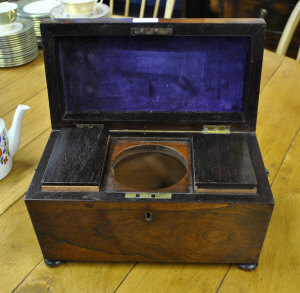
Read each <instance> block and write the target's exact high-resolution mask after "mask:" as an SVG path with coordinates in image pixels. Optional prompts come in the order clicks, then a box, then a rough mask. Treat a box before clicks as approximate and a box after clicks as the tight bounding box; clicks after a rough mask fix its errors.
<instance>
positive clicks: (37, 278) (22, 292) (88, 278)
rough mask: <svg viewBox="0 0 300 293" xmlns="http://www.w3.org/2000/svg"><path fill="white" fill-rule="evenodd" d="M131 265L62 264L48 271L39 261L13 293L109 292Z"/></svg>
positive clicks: (123, 276)
mask: <svg viewBox="0 0 300 293" xmlns="http://www.w3.org/2000/svg"><path fill="white" fill-rule="evenodd" d="M132 266H133V263H109V262H107V263H64V264H62V265H61V266H60V267H57V268H49V267H47V266H46V265H45V263H44V262H41V263H40V264H39V265H38V266H37V267H36V268H35V269H34V270H33V272H32V273H31V274H30V275H29V276H28V277H27V278H26V280H25V281H24V282H23V283H22V284H20V286H19V287H18V288H17V289H16V290H15V293H29V292H30V293H32V292H64V293H68V292H70V293H75V292H91V293H93V292H101V293H106V292H107V293H112V292H114V290H115V289H116V288H117V287H118V285H119V284H120V283H121V282H122V280H123V279H124V278H125V276H126V275H127V273H128V272H129V271H130V269H131V268H132ZM133 292H137V291H133Z"/></svg>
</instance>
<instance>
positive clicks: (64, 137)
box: [42, 128, 108, 186]
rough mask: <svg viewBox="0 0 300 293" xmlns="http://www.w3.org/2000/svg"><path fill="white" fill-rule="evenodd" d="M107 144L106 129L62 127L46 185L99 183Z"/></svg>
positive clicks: (48, 168)
mask: <svg viewBox="0 0 300 293" xmlns="http://www.w3.org/2000/svg"><path fill="white" fill-rule="evenodd" d="M107 144H108V132H107V131H106V130H105V129H103V128H64V129H61V130H60V131H59V134H58V136H57V139H56V141H55V144H54V151H53V152H52V153H51V156H50V159H49V162H48V164H47V168H46V170H45V173H44V176H43V179H42V184H43V185H79V186H89V185H90V186H91V185H92V186H99V184H100V179H101V176H102V171H103V167H104V163H105V160H104V158H105V154H106V149H107Z"/></svg>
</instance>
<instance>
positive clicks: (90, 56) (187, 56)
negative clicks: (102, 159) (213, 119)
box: [58, 36, 250, 112]
mask: <svg viewBox="0 0 300 293" xmlns="http://www.w3.org/2000/svg"><path fill="white" fill-rule="evenodd" d="M249 43H250V42H249V38H247V37H204V36H200V37H198V36H196V37H195V36H191V37H63V38H60V39H59V42H58V44H59V52H60V62H61V72H62V80H63V91H64V96H65V107H66V111H68V112H85V111H91V112H93V111H150V112H162V111H163V112H241V111H242V100H243V91H244V79H245V72H246V59H247V56H248V55H247V54H248V49H249Z"/></svg>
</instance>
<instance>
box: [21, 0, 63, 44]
mask: <svg viewBox="0 0 300 293" xmlns="http://www.w3.org/2000/svg"><path fill="white" fill-rule="evenodd" d="M17 4H18V15H19V16H20V17H22V18H28V19H31V20H32V21H33V28H34V32H35V35H36V39H37V43H38V45H39V46H41V45H42V39H41V30H40V23H41V21H42V20H43V19H44V18H48V17H50V11H51V9H52V8H54V7H56V6H58V5H60V1H58V0H20V1H18V3H17Z"/></svg>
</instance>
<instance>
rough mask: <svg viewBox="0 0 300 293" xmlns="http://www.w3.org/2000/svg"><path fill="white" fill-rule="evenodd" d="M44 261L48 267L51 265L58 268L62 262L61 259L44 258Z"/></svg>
mask: <svg viewBox="0 0 300 293" xmlns="http://www.w3.org/2000/svg"><path fill="white" fill-rule="evenodd" d="M44 262H45V264H46V265H47V266H48V267H51V268H56V267H58V266H60V265H61V264H62V261H61V260H49V259H44Z"/></svg>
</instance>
